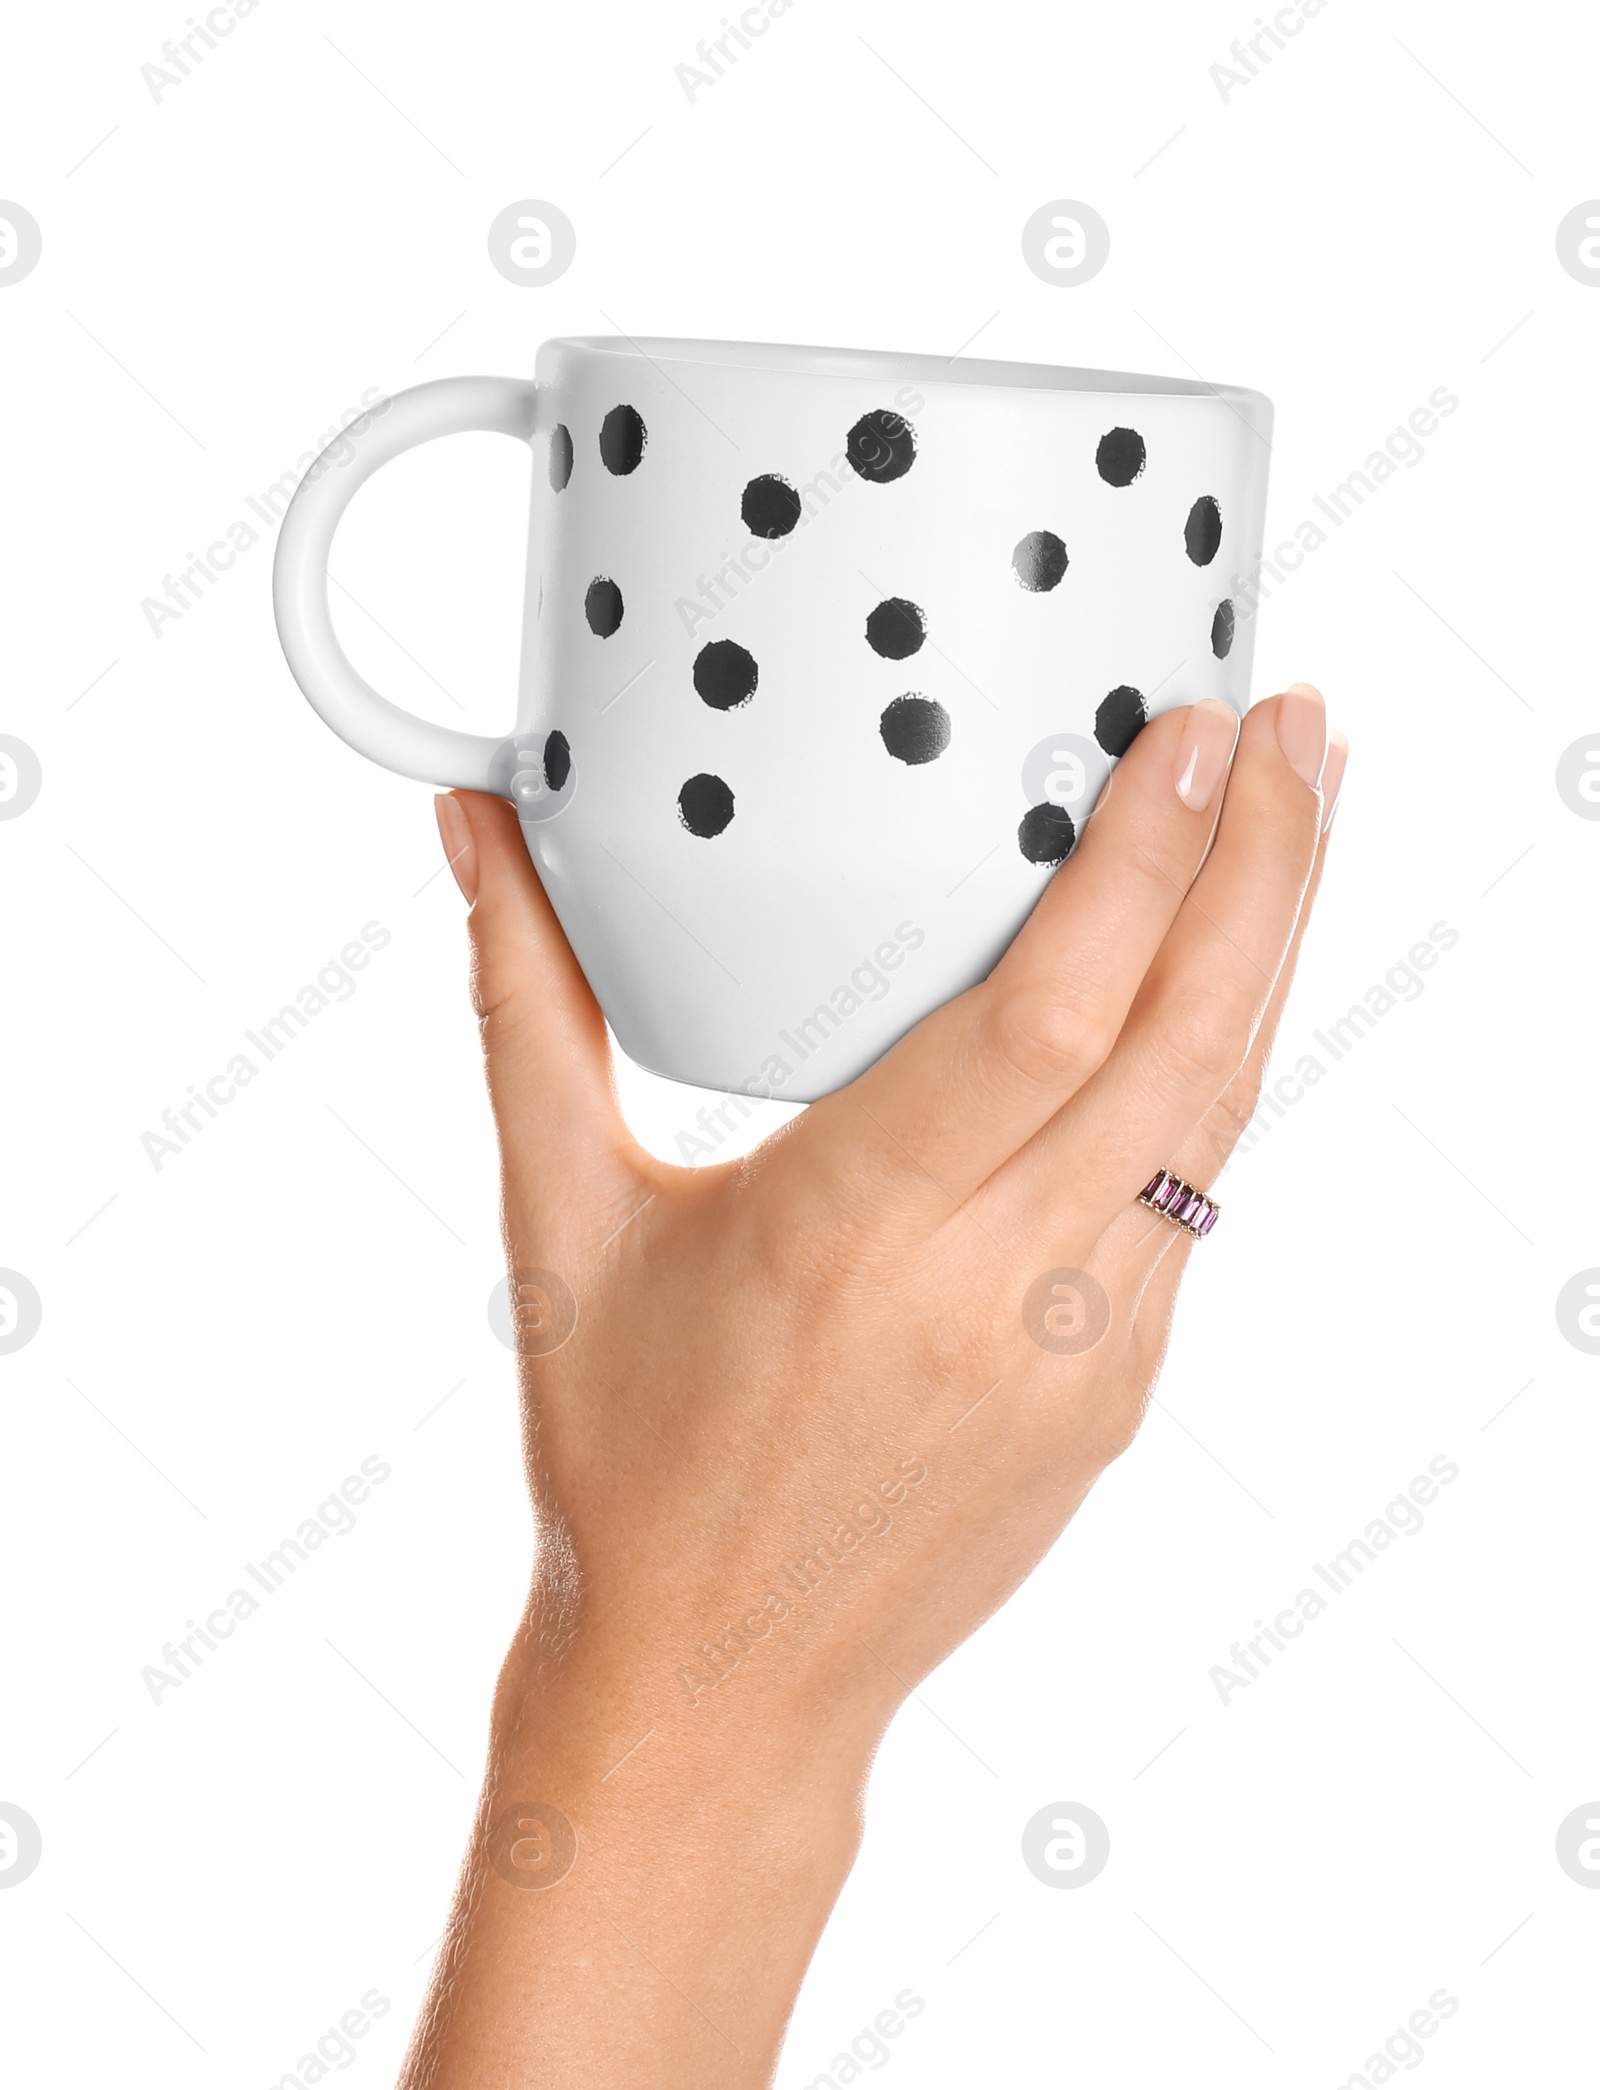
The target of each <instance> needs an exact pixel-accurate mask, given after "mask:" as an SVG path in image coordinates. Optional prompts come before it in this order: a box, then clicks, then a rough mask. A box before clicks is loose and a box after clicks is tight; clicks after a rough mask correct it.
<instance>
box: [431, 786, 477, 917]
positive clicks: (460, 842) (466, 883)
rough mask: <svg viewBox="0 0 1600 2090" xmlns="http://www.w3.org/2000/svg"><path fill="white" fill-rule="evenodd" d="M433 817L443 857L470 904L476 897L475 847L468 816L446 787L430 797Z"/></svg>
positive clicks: (464, 897) (463, 895)
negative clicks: (442, 848)
mask: <svg viewBox="0 0 1600 2090" xmlns="http://www.w3.org/2000/svg"><path fill="white" fill-rule="evenodd" d="M433 811H434V817H435V818H436V819H437V821H438V823H439V839H440V841H441V842H443V844H444V853H445V859H446V861H447V862H448V864H449V866H450V869H451V871H452V872H453V874H454V876H455V881H456V884H457V885H459V886H460V888H461V897H462V898H463V899H464V900H465V901H466V903H467V905H468V906H469V907H470V906H471V905H472V903H473V901H474V900H476V899H477V897H478V848H477V844H476V843H475V842H474V841H473V839H472V829H471V828H470V827H469V826H468V825H467V816H466V813H465V811H464V809H463V807H462V804H461V801H460V799H459V798H454V797H452V796H451V794H450V793H449V792H448V791H441V792H440V793H439V794H438V796H437V797H436V798H435V799H434V801H433Z"/></svg>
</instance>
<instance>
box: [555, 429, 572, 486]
mask: <svg viewBox="0 0 1600 2090" xmlns="http://www.w3.org/2000/svg"><path fill="white" fill-rule="evenodd" d="M571 477H572V435H571V431H570V430H569V429H568V428H567V426H566V423H565V422H563V421H558V422H557V423H556V425H555V427H554V428H552V429H551V431H550V484H551V486H552V488H553V489H554V490H555V491H556V492H557V493H561V492H562V491H563V490H564V489H565V487H566V483H567V481H568V480H569V479H570V478H571Z"/></svg>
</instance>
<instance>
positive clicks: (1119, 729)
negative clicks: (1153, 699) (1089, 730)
mask: <svg viewBox="0 0 1600 2090" xmlns="http://www.w3.org/2000/svg"><path fill="white" fill-rule="evenodd" d="M1148 716H1149V714H1148V713H1147V712H1146V710H1145V708H1144V698H1143V697H1141V696H1140V694H1139V692H1138V691H1137V690H1136V689H1130V688H1129V686H1128V684H1127V683H1123V685H1122V687H1121V688H1120V689H1114V690H1113V691H1112V692H1111V694H1110V696H1109V697H1106V698H1104V699H1103V700H1102V702H1101V705H1100V709H1099V710H1098V711H1097V712H1096V713H1095V715H1094V737H1095V739H1096V740H1098V741H1099V743H1100V745H1101V746H1102V747H1103V748H1104V749H1105V751H1106V753H1107V754H1108V755H1125V754H1126V753H1127V752H1128V750H1129V748H1131V747H1132V746H1133V743H1134V741H1135V740H1136V739H1137V737H1138V735H1139V733H1140V731H1141V729H1142V728H1143V726H1144V723H1145V720H1146V718H1147V717H1148Z"/></svg>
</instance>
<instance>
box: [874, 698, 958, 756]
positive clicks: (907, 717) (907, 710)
mask: <svg viewBox="0 0 1600 2090" xmlns="http://www.w3.org/2000/svg"><path fill="white" fill-rule="evenodd" d="M878 731H879V732H880V733H881V734H882V735H883V744H884V746H885V747H886V748H887V749H888V750H889V752H890V754H891V755H893V756H894V758H895V760H896V761H897V762H907V763H910V764H911V765H912V766H913V767H915V766H916V765H918V764H920V763H923V762H935V761H937V760H938V758H939V756H940V755H942V754H943V753H944V751H945V749H946V748H947V747H948V746H949V745H950V714H949V712H948V711H946V710H945V708H944V706H943V705H942V704H936V703H935V702H934V701H933V699H932V697H919V696H914V695H913V696H905V697H896V698H895V700H894V702H893V703H892V704H890V705H889V706H888V707H887V709H886V710H885V711H884V714H883V716H882V718H880V719H879V721H878Z"/></svg>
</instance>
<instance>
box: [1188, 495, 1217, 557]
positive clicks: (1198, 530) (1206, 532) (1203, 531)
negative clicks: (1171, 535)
mask: <svg viewBox="0 0 1600 2090" xmlns="http://www.w3.org/2000/svg"><path fill="white" fill-rule="evenodd" d="M1221 543H1222V510H1221V509H1220V508H1219V507H1218V506H1217V504H1216V502H1215V501H1214V500H1213V499H1212V498H1211V496H1210V494H1208V493H1203V494H1202V495H1201V496H1200V498H1199V500H1198V501H1196V502H1195V504H1194V506H1193V507H1192V508H1191V509H1190V510H1189V520H1188V521H1187V522H1186V523H1185V524H1184V526H1183V547H1184V550H1185V551H1186V552H1187V553H1188V554H1189V556H1190V558H1191V559H1193V561H1194V563H1195V564H1196V565H1197V566H1209V565H1210V564H1211V562H1212V560H1213V559H1214V558H1215V557H1216V556H1217V548H1218V546H1219V545H1220V544H1221Z"/></svg>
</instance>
